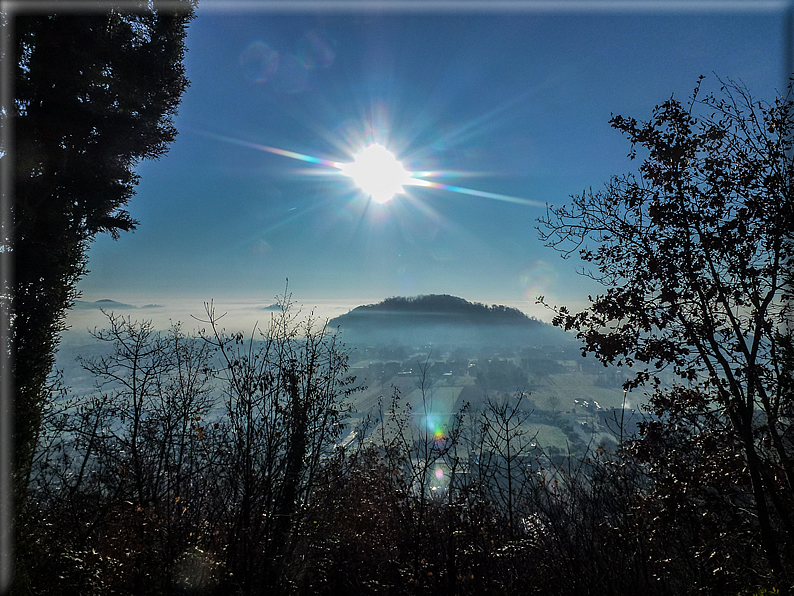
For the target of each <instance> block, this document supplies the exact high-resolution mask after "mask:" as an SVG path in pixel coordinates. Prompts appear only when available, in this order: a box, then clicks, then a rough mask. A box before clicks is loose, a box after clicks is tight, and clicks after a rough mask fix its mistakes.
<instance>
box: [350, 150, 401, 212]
mask: <svg viewBox="0 0 794 596" xmlns="http://www.w3.org/2000/svg"><path fill="white" fill-rule="evenodd" d="M340 169H341V170H342V173H343V174H344V175H345V176H350V177H351V178H352V179H353V182H355V183H356V186H358V187H359V188H360V189H361V190H363V191H364V192H365V193H366V194H368V195H370V196H371V197H372V200H373V201H376V202H378V203H385V202H386V201H388V200H390V199H392V198H393V197H394V195H396V194H399V193H402V192H405V189H404V188H403V186H404V185H405V184H407V183H408V182H409V181H410V179H411V173H410V172H407V171H406V170H405V168H404V167H403V165H402V164H401V163H400V162H399V161H397V158H396V157H394V154H393V153H392V152H391V151H389V150H388V149H386V147H384V146H383V145H378V144H373V145H369V146H367V147H365V148H364V149H362V150H361V151H360V152H358V153H357V154H356V155H354V156H353V162H352V163H348V164H344V165H343V166H342V167H341V168H340Z"/></svg>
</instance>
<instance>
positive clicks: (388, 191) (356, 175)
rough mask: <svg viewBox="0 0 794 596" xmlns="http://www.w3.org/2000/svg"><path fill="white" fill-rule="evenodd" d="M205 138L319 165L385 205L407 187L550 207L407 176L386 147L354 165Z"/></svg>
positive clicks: (368, 150)
mask: <svg viewBox="0 0 794 596" xmlns="http://www.w3.org/2000/svg"><path fill="white" fill-rule="evenodd" d="M203 134H206V135H208V136H211V137H214V138H217V139H220V140H223V141H226V142H229V143H234V144H236V145H242V146H244V147H251V148H253V149H257V150H258V151H267V152H268V153H273V154H275V155H281V156H283V157H289V158H290V159H297V160H300V161H305V162H308V163H312V164H317V165H319V166H324V167H326V168H329V169H330V170H337V171H340V172H341V173H342V174H344V175H345V176H348V177H349V178H351V179H352V180H353V182H354V183H355V184H356V186H358V187H359V188H360V189H361V190H362V191H364V193H366V194H367V195H369V196H370V197H372V200H373V201H376V202H378V203H386V202H388V201H389V200H391V199H392V198H393V197H394V196H395V195H397V194H401V193H404V192H406V191H405V188H404V187H405V186H415V187H424V188H434V189H439V190H446V191H450V192H454V193H459V194H464V195H469V196H473V197H481V198H484V199H494V200H497V201H506V202H508V203H517V204H519V205H530V206H534V207H546V206H547V205H546V203H542V202H540V201H533V200H532V199H524V198H520V197H512V196H509V195H503V194H499V193H494V192H486V191H482V190H475V189H473V188H463V187H462V186H453V185H451V184H443V183H441V182H433V181H431V180H427V178H433V177H437V176H454V174H450V173H445V172H443V171H428V172H408V171H407V170H406V169H405V168H404V167H403V165H402V164H401V163H400V162H399V161H398V160H397V158H396V157H395V156H394V154H393V153H392V152H391V151H389V150H388V149H386V147H384V146H383V145H379V144H377V143H372V144H370V145H367V146H366V147H364V148H363V149H362V150H361V151H359V152H358V153H356V154H355V155H354V156H353V161H352V162H349V163H342V162H338V161H331V160H329V159H323V158H321V157H314V156H312V155H306V154H303V153H297V152H295V151H289V150H287V149H279V148H278V147H270V146H268V145H262V144H260V143H252V142H250V141H244V140H242V139H235V138H232V137H227V136H223V135H217V134H213V133H203Z"/></svg>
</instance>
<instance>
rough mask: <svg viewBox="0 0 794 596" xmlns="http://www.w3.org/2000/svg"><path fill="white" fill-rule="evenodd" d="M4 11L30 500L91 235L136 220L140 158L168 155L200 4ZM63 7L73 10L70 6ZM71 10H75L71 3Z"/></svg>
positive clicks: (23, 454) (19, 429)
mask: <svg viewBox="0 0 794 596" xmlns="http://www.w3.org/2000/svg"><path fill="white" fill-rule="evenodd" d="M140 6H141V9H140V11H139V12H134V13H133V12H125V13H120V12H118V11H115V10H111V11H107V12H103V11H97V10H96V9H94V11H93V12H92V13H88V14H79V15H77V14H70V13H69V11H68V10H64V11H63V12H61V11H58V12H57V13H53V14H46V13H42V12H40V11H39V12H34V13H31V14H28V13H26V12H25V11H24V9H22V8H18V9H17V10H16V12H15V13H14V14H11V15H9V16H8V17H7V18H8V23H9V26H11V27H13V31H14V34H15V42H14V45H13V51H14V55H13V57H12V59H13V60H14V64H15V70H14V86H15V88H14V103H13V106H11V110H10V117H11V118H12V119H13V131H14V133H13V137H12V139H11V140H12V142H13V146H12V147H7V148H6V151H9V150H10V152H9V155H13V164H12V166H11V170H12V172H11V173H12V175H13V181H12V188H13V204H12V207H11V219H10V222H8V224H9V225H5V226H4V228H3V236H2V243H3V249H4V250H7V251H10V254H11V258H12V259H11V260H12V264H13V272H12V274H11V275H8V272H6V275H4V287H3V294H4V295H6V296H11V300H12V301H11V308H10V334H9V337H10V340H11V342H12V349H13V354H12V359H11V362H12V367H13V379H14V385H15V388H14V398H15V399H14V419H15V426H14V428H15V430H14V440H13V448H14V454H15V462H14V463H15V466H14V475H13V478H14V480H13V483H14V493H15V501H16V503H17V511H18V512H19V510H20V508H21V507H22V506H23V505H24V502H25V496H26V487H27V484H28V477H29V474H30V466H31V459H32V457H33V453H34V450H35V445H36V438H37V435H38V432H39V428H40V425H41V417H42V408H43V406H44V405H45V403H46V402H47V399H48V385H47V377H48V375H49V374H50V371H51V369H52V365H53V361H54V355H55V350H56V348H57V345H58V341H59V333H60V331H61V330H62V328H63V320H64V316H65V313H66V310H67V309H68V308H69V307H70V306H71V305H72V301H73V299H74V298H75V296H76V290H75V286H76V284H77V281H78V280H79V279H80V277H81V276H83V275H84V274H85V273H86V272H87V269H86V250H87V248H88V245H89V244H90V242H91V241H92V240H93V239H94V238H95V236H96V234H98V233H102V232H107V233H110V234H111V235H112V236H114V237H117V236H118V234H119V232H122V231H129V230H133V229H134V228H135V225H136V222H135V221H134V220H133V219H132V217H131V216H130V214H129V212H127V211H126V210H125V209H124V206H125V205H126V204H127V202H128V201H129V199H130V198H131V197H132V195H133V194H134V188H135V185H136V183H137V182H138V176H137V175H136V174H135V172H134V168H135V166H136V165H137V163H138V162H139V161H140V160H142V159H156V158H158V157H160V156H162V155H163V154H164V153H165V152H166V150H167V149H168V146H169V144H170V143H171V141H173V139H174V137H175V135H176V129H175V128H174V126H173V122H172V117H173V116H174V114H175V113H176V110H177V106H178V105H179V101H180V98H181V96H182V93H183V92H184V90H185V88H186V87H187V85H188V80H187V78H186V77H185V72H184V66H183V64H182V59H183V56H184V52H185V45H184V38H185V34H186V27H187V25H188V22H189V20H190V19H191V18H192V16H193V9H194V2H193V1H192V0H185V2H184V7H183V8H182V9H181V10H179V11H174V10H173V6H174V3H169V9H168V10H159V2H157V1H156V0H154V1H152V2H141V3H140ZM67 8H68V7H67ZM72 8H73V7H72Z"/></svg>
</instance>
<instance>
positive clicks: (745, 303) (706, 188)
mask: <svg viewBox="0 0 794 596" xmlns="http://www.w3.org/2000/svg"><path fill="white" fill-rule="evenodd" d="M699 90H700V81H699V82H698V85H697V86H696V88H695V92H694V94H693V97H692V100H691V101H690V102H689V103H688V104H686V105H684V104H682V103H680V102H679V101H677V100H675V99H672V98H671V99H670V100H668V101H666V102H664V103H663V104H662V105H660V106H657V107H656V108H655V109H654V111H653V116H652V118H651V119H650V120H649V121H648V122H638V121H637V120H635V119H633V118H624V117H622V116H615V117H613V118H612V120H611V124H612V126H613V127H614V128H616V129H617V130H620V131H621V132H622V133H623V134H625V135H626V136H627V137H628V139H629V141H630V142H631V146H632V149H631V153H630V154H629V155H630V157H631V158H632V159H633V158H635V157H636V154H637V153H636V152H637V150H638V149H641V150H643V151H645V152H647V153H646V156H645V158H644V160H643V162H642V165H641V166H640V169H639V175H638V176H634V175H626V176H622V177H615V178H613V179H612V180H611V181H610V182H609V183H608V184H607V185H606V187H605V188H604V189H603V190H601V191H598V192H593V191H592V190H591V191H590V192H585V193H583V194H582V195H581V196H574V197H573V202H572V204H571V205H570V206H562V207H552V208H550V209H549V210H548V213H547V215H546V217H544V218H542V219H541V220H540V222H541V226H542V228H541V237H542V238H543V239H544V240H546V241H547V242H548V243H549V244H550V245H551V246H554V247H555V248H557V249H558V250H560V251H562V252H563V253H564V254H565V255H566V256H567V255H570V254H572V253H575V252H577V251H578V254H579V256H580V257H581V259H582V260H583V261H584V262H585V263H588V264H589V266H591V267H592V269H590V270H583V273H584V274H585V275H587V276H589V277H592V278H594V279H595V280H597V281H599V282H601V284H602V285H603V286H605V288H606V291H605V293H604V294H602V295H598V296H596V297H594V298H593V297H591V298H590V301H591V306H590V307H589V308H588V309H587V310H585V311H583V312H580V313H578V314H571V313H570V312H569V311H568V310H567V309H566V308H565V307H561V308H560V309H559V310H558V313H557V316H556V318H555V321H554V322H555V324H557V325H559V326H562V327H564V328H565V329H567V330H571V329H573V330H576V331H578V336H579V337H580V338H581V339H582V340H584V346H583V348H582V350H583V353H585V352H588V351H589V352H593V353H595V354H596V355H597V356H598V357H599V358H600V359H601V361H602V362H603V363H605V364H607V363H616V364H618V365H621V364H626V365H629V366H635V367H637V368H638V369H639V370H638V371H637V374H636V376H635V378H634V379H632V380H630V381H629V382H628V383H627V387H629V388H632V387H637V386H639V385H641V384H643V383H646V382H650V384H651V385H652V387H653V395H652V396H651V398H650V399H651V407H652V408H653V409H654V410H655V412H656V413H657V415H659V416H660V419H659V422H660V424H667V425H670V427H671V428H672V429H675V428H682V427H684V426H687V425H688V426H687V428H688V429H689V432H690V433H694V434H695V435H697V434H699V433H700V432H701V431H700V430H699V428H698V426H697V425H694V426H693V423H694V421H696V420H702V419H705V418H707V419H708V420H709V426H708V433H709V434H710V435H713V439H712V440H714V441H718V443H720V444H721V445H723V446H726V445H729V446H732V447H733V448H734V449H735V453H736V454H737V455H738V457H740V458H741V460H742V462H743V466H740V467H739V470H738V471H737V470H735V469H727V468H726V469H724V470H722V472H723V473H724V474H739V475H741V476H743V478H745V479H746V481H747V485H748V486H749V487H750V488H749V490H750V494H751V495H752V496H751V502H752V507H751V510H752V513H751V514H749V515H748V516H746V517H747V518H748V520H749V521H748V524H749V525H750V526H751V528H752V529H751V531H750V532H749V534H748V535H757V536H759V541H760V545H759V546H760V550H759V554H760V556H761V557H762V559H763V560H765V562H766V565H762V567H764V568H765V569H759V570H758V571H759V573H760V574H761V575H764V574H765V573H766V572H767V571H768V572H769V573H770V574H771V576H772V577H773V578H777V580H778V581H783V578H784V577H785V576H786V573H787V571H786V565H785V564H784V562H783V561H784V560H790V556H788V554H787V553H786V555H787V556H785V557H784V556H783V553H781V548H782V546H783V545H786V547H788V548H790V546H791V544H792V539H793V538H794V526H793V525H792V515H791V504H792V496H793V495H794V492H793V491H792V487H794V461H793V460H792V453H791V432H792V428H791V423H790V420H791V419H790V417H789V413H790V411H791V407H792V404H791V400H790V394H786V392H785V391H784V386H785V384H784V383H783V382H782V381H783V374H784V366H783V361H782V358H781V356H782V354H781V350H780V349H779V343H778V342H777V341H776V335H777V334H778V333H780V332H781V330H782V329H783V327H784V326H785V323H786V321H785V317H786V316H787V315H788V304H787V301H786V300H785V299H783V298H784V296H785V286H786V277H785V271H786V268H787V267H790V266H791V261H792V258H791V257H792V244H793V239H792V232H793V231H794V217H792V216H793V215H794V213H793V211H794V209H793V207H794V200H793V197H794V195H793V194H792V190H793V189H792V178H793V177H794V159H792V154H791V149H792V129H793V128H794V105H793V104H792V102H791V100H790V97H785V98H778V99H776V100H775V101H774V102H773V103H771V104H767V103H763V102H759V101H755V100H753V99H752V97H751V96H750V93H749V92H748V91H747V89H746V88H745V87H743V86H741V85H739V84H735V83H733V82H729V83H727V84H724V85H723V86H722V87H721V92H720V95H718V96H715V95H713V94H708V95H706V96H705V98H703V99H699V97H698V95H699V93H698V92H699ZM665 368H667V369H669V370H670V371H671V372H672V373H674V377H673V378H675V379H676V380H675V381H674V382H672V383H671V384H667V385H665V384H663V383H662V382H661V381H660V378H659V375H658V373H659V371H661V370H663V369H665ZM703 453H705V451H704V452H703ZM714 462H715V463H716V462H718V460H717V459H715V460H714ZM726 465H727V464H726ZM732 468H733V466H732ZM736 480H737V481H738V480H739V479H738V478H737V479H736ZM756 544H758V543H756Z"/></svg>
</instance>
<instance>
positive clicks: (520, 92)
mask: <svg viewBox="0 0 794 596" xmlns="http://www.w3.org/2000/svg"><path fill="white" fill-rule="evenodd" d="M643 4H644V5H645V6H643ZM687 5H688V6H690V7H695V8H696V10H668V9H663V8H660V7H661V6H663V5H661V4H658V3H654V4H651V5H649V4H648V3H643V2H637V3H636V4H631V3H629V4H619V5H616V4H614V3H601V2H598V0H595V1H594V2H593V3H592V6H593V7H594V8H593V9H587V10H578V11H577V10H568V9H565V5H564V3H562V2H561V3H559V4H558V5H557V4H554V3H546V4H544V5H543V6H544V10H536V9H535V8H534V7H533V3H532V2H527V3H526V5H525V8H521V7H519V8H520V9H519V10H511V11H510V12H505V11H501V12H500V11H492V10H486V8H485V7H486V6H487V5H485V4H483V5H481V6H482V7H483V9H482V11H480V12H478V13H473V12H469V11H467V12H466V13H463V12H461V11H459V10H455V9H454V8H452V9H449V10H445V11H439V12H435V13H433V12H415V13H411V12H407V11H402V12H401V11H393V12H383V13H378V12H369V13H364V12H360V11H358V12H356V11H352V10H351V11H348V12H345V11H340V10H326V11H325V12H316V11H312V10H308V9H306V10H302V11H301V12H297V13H294V14H291V13H289V12H285V11H284V10H281V11H279V12H268V10H267V5H266V4H261V5H258V7H257V9H256V10H250V11H243V10H242V9H240V7H239V6H238V7H237V8H235V9H231V10H227V11H224V10H223V8H222V6H221V5H219V4H207V5H201V6H200V7H199V9H198V16H197V18H196V19H195V20H194V21H193V22H192V23H191V25H190V30H189V35H188V38H187V46H188V54H187V60H186V65H187V71H188V76H189V78H190V79H191V87H190V88H189V89H188V91H187V93H186V95H185V96H184V99H183V102H182V105H181V108H180V111H179V116H178V117H177V118H176V120H175V123H176V126H177V128H178V130H179V131H180V133H179V136H178V138H177V140H176V141H175V143H174V144H173V145H172V147H171V150H170V152H169V154H168V155H167V156H166V157H164V158H163V159H161V160H160V161H158V162H152V163H143V164H141V165H140V167H139V168H138V171H139V173H140V174H141V176H142V180H141V184H140V186H139V188H138V192H137V195H136V196H135V197H134V198H133V199H132V201H131V202H130V205H129V208H130V211H131V213H132V215H133V217H135V218H136V219H138V220H139V221H140V226H139V229H138V231H136V232H135V233H134V234H125V235H123V236H122V238H121V239H120V240H118V241H113V240H111V239H110V238H107V237H101V238H99V239H98V240H97V241H96V242H95V243H94V245H93V246H92V248H91V250H90V253H89V269H90V270H91V272H90V273H89V275H88V276H87V277H86V278H85V279H84V280H83V281H81V283H80V285H79V288H80V289H81V290H82V292H83V299H84V300H97V299H101V298H112V299H116V300H120V301H124V302H131V303H133V304H138V305H141V304H146V303H153V302H155V303H158V304H165V305H169V304H176V303H177V302H179V301H182V302H180V303H183V304H184V303H186V302H184V301H188V302H189V303H190V304H201V301H205V300H211V299H212V300H215V301H216V303H220V304H223V303H227V304H228V303H232V302H234V301H248V302H250V303H261V304H269V303H271V302H272V298H273V296H275V295H276V294H278V293H280V292H282V291H283V289H284V285H285V279H286V278H289V280H290V282H289V284H290V289H291V291H292V292H293V293H294V296H295V297H296V299H297V300H298V301H299V302H301V303H303V304H304V305H305V306H306V307H311V306H313V305H317V304H320V303H321V302H322V301H339V302H340V303H346V304H347V303H349V304H351V305H355V304H360V303H365V302H372V301H376V300H381V299H383V298H386V297H388V296H396V295H417V294H430V293H448V294H454V295H458V296H461V297H463V298H466V299H468V300H474V301H481V302H487V303H502V304H509V305H512V306H517V307H519V308H521V309H522V310H524V311H525V312H527V313H529V314H533V315H536V316H542V317H544V318H548V317H547V316H546V315H544V313H543V312H542V311H541V310H539V309H538V307H536V306H535V305H534V299H535V297H536V296H537V295H538V294H544V295H545V296H546V297H547V299H548V300H549V301H550V302H553V303H556V304H572V305H574V306H576V305H579V306H581V305H583V302H582V301H583V300H585V299H586V297H587V294H588V293H593V292H595V291H597V289H598V288H597V287H595V286H594V285H592V284H590V283H587V280H586V279H584V278H582V277H581V276H577V275H576V273H575V270H576V267H577V263H576V262H575V261H574V260H568V261H564V260H562V259H561V258H560V257H559V256H558V255H557V254H556V253H555V252H554V251H552V250H551V249H548V248H545V247H544V246H543V245H542V243H541V242H540V241H539V240H538V239H537V232H536V230H535V225H536V222H535V220H536V218H537V217H539V216H540V215H541V214H542V213H543V211H544V209H543V208H541V207H539V206H536V205H534V204H522V203H514V202H507V201H501V200H497V199H490V198H482V197H476V196H471V195H467V194H462V193H459V192H454V191H451V190H444V189H437V188H436V189H434V188H419V187H409V188H408V189H407V192H406V194H404V195H398V196H397V197H396V198H395V199H393V200H392V201H389V202H388V203H385V204H377V203H373V202H371V201H370V200H369V199H368V197H366V196H364V195H363V194H362V193H361V191H359V190H358V189H357V188H356V187H355V185H354V184H353V183H352V180H350V179H349V178H346V177H344V176H341V175H340V174H339V172H338V170H335V169H334V168H329V167H328V166H324V165H322V162H321V163H312V162H311V161H302V160H298V159H292V158H290V157H285V156H283V155H279V154H277V153H273V152H271V151H263V150H260V149H257V148H255V147H254V145H265V146H268V147H271V148H276V149H281V150H286V151H292V152H298V153H300V154H304V155H307V156H311V157H314V158H318V159H319V160H329V161H333V162H349V161H351V160H352V154H353V153H354V152H356V151H358V150H359V149H361V148H362V146H363V145H365V144H367V143H369V142H373V141H377V142H380V143H381V144H383V145H385V146H386V147H388V148H389V149H390V150H391V151H392V152H394V153H395V154H396V155H397V157H398V159H400V160H402V162H403V164H404V165H405V167H406V169H408V170H409V171H414V172H415V171H442V172H446V173H447V174H448V177H446V178H443V179H441V178H439V179H437V180H438V181H439V182H442V183H445V184H449V185H455V186H459V187H465V188H469V189H476V190H479V191H485V192H488V193H496V194H501V195H507V196H510V197H519V198H523V199H527V200H528V201H529V202H532V203H537V204H539V205H542V204H545V203H547V202H548V203H552V204H555V203H556V204H559V203H563V202H566V201H567V199H568V196H569V195H570V194H572V193H580V192H582V191H583V190H584V189H585V188H589V187H591V186H592V187H593V188H599V187H601V186H602V185H603V183H604V182H606V181H607V180H608V179H609V177H610V176H612V175H615V174H621V173H624V172H628V171H632V170H635V169H636V167H637V166H638V165H639V164H638V163H637V162H634V163H632V162H629V161H628V159H627V157H626V155H627V153H628V151H629V145H628V143H626V141H625V140H624V139H623V138H622V137H621V135H620V134H619V133H617V132H616V131H614V130H612V129H611V128H610V126H609V124H608V120H609V118H610V115H611V114H613V113H614V114H622V115H625V116H634V117H636V118H638V119H645V118H647V117H648V116H649V115H650V113H651V110H652V108H653V106H654V105H656V104H659V103H661V102H663V101H665V100H666V99H668V98H669V97H670V96H671V95H675V97H677V98H679V99H682V100H685V99H686V98H687V97H688V96H689V94H690V93H691V91H692V89H693V87H694V85H695V82H696V80H697V77H698V76H699V75H701V74H704V75H706V76H707V79H706V81H705V82H704V86H705V88H706V89H714V88H716V87H717V86H718V81H717V79H716V77H715V74H713V73H716V75H719V76H721V77H730V78H734V79H740V80H741V81H743V82H744V83H745V84H746V85H747V86H748V87H749V88H750V90H751V91H752V93H753V94H754V95H755V96H756V97H758V98H761V99H771V98H772V97H773V95H774V93H775V90H776V89H780V88H781V86H782V84H783V47H784V36H783V32H784V18H783V15H784V13H783V5H782V4H772V3H758V2H753V1H752V0H748V2H745V3H738V4H737V3H732V4H729V3H718V2H717V3H702V2H694V3H688V4H685V5H684V6H687ZM248 6H249V7H250V6H251V5H248ZM254 6H255V7H256V5H254ZM327 6H329V7H333V6H335V4H334V3H333V2H331V3H329V4H327ZM336 6H337V7H338V6H340V5H338V4H337V5H336ZM453 6H454V5H453ZM461 6H462V5H461ZM535 6H538V5H535ZM580 6H581V3H580ZM648 6H651V7H655V8H653V9H647V7H648ZM678 6H681V5H680V4H679V5H678ZM737 7H738V8H737ZM282 8H283V6H282ZM304 8H305V7H304ZM276 56H277V59H276ZM190 301H193V302H190ZM190 308H194V307H190ZM191 312H192V311H191ZM191 312H188V313H184V314H182V315H180V316H181V317H182V318H184V317H185V316H187V315H189V314H191ZM193 314H196V313H193Z"/></svg>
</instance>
